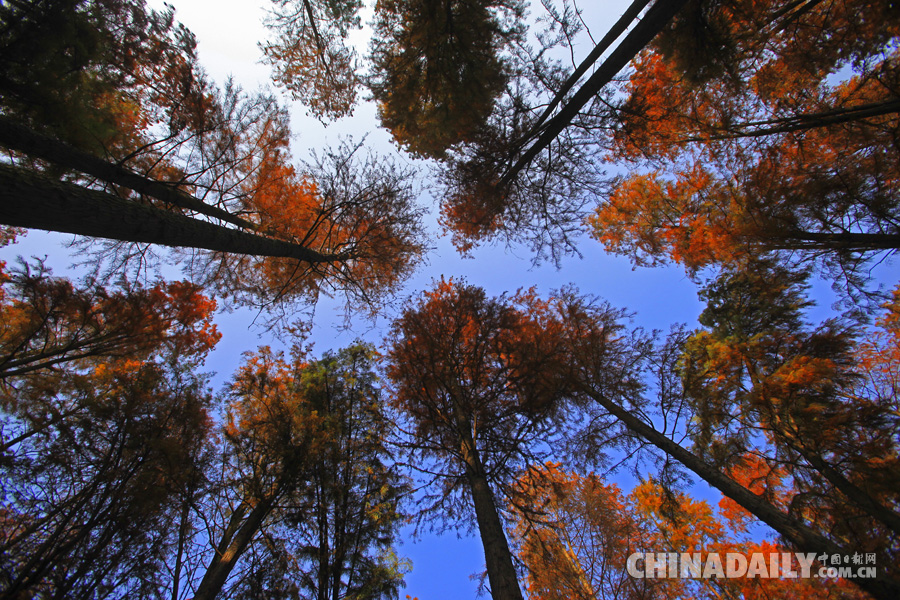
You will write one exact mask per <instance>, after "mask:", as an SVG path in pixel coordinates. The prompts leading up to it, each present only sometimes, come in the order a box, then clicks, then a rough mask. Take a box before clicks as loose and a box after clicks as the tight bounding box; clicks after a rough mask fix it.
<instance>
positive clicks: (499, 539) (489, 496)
mask: <svg viewBox="0 0 900 600" xmlns="http://www.w3.org/2000/svg"><path fill="white" fill-rule="evenodd" d="M457 427H458V428H459V434H460V450H461V451H462V456H463V460H464V461H465V463H466V477H467V479H468V481H469V491H470V492H471V493H472V503H473V504H474V505H475V519H476V521H477V522H478V531H479V533H480V534H481V544H482V546H483V547H484V562H485V566H486V567H487V573H488V581H489V582H490V584H491V597H492V598H493V599H494V600H522V590H521V589H520V588H519V580H518V577H517V576H516V569H515V567H514V566H513V561H512V552H510V550H509V543H508V542H507V540H506V533H505V532H504V531H503V524H502V523H501V522H500V515H499V513H498V512H497V506H496V504H495V502H494V494H493V492H492V491H491V488H490V485H488V481H487V476H486V475H485V472H484V466H483V465H482V464H481V457H480V456H479V454H478V449H477V448H476V447H475V440H474V439H473V437H472V429H471V424H470V423H469V422H468V419H465V418H463V417H461V416H459V415H458V416H457Z"/></svg>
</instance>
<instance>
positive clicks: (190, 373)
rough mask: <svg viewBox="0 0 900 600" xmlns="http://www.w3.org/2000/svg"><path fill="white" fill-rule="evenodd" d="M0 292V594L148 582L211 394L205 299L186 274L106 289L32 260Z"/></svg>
mask: <svg viewBox="0 0 900 600" xmlns="http://www.w3.org/2000/svg"><path fill="white" fill-rule="evenodd" d="M5 279H6V281H5V282H4V286H5V288H6V289H5V290H4V293H3V294H2V295H0V298H2V305H0V312H2V314H3V328H2V332H0V347H2V356H3V358H2V361H3V367H2V371H0V412H2V424H0V442H2V443H0V454H2V461H0V469H2V471H3V478H2V479H3V498H4V502H3V506H2V513H3V519H2V526H0V544H2V556H3V559H2V567H0V573H2V580H3V583H2V588H3V591H2V595H3V597H8V598H16V597H21V596H23V595H34V594H37V595H40V596H42V597H48V598H103V597H107V596H109V595H112V594H126V593H133V594H136V595H142V596H146V595H150V594H152V593H155V591H156V589H157V588H158V586H160V585H162V584H163V582H162V581H161V576H160V573H161V570H162V565H163V564H164V562H165V559H166V556H167V554H168V552H169V551H170V548H171V543H172V542H173V538H172V536H170V535H169V532H170V530H169V528H168V524H169V523H171V522H172V521H173V520H175V519H176V518H177V514H178V506H179V503H178V498H179V497H180V494H181V489H182V488H183V487H184V486H186V485H187V483H188V482H189V481H190V480H191V479H192V478H194V477H196V475H197V473H198V471H199V468H200V457H201V454H202V448H203V446H204V445H205V443H206V440H207V436H208V435H209V433H210V425H211V423H210V415H209V409H210V405H211V398H210V395H209V393H208V392H207V391H206V390H205V389H204V385H205V381H204V378H203V377H202V376H199V375H197V374H196V373H195V372H194V371H195V369H196V368H197V367H198V366H199V364H200V363H201V362H202V360H203V357H204V356H205V354H206V353H207V352H208V351H209V350H210V349H211V348H212V346H214V345H215V343H216V342H217V341H218V338H219V336H218V333H217V332H216V330H215V327H214V326H213V325H212V324H211V322H210V321H211V313H212V311H213V310H214V308H215V303H214V302H212V301H211V300H209V299H207V298H205V297H203V296H202V295H200V294H199V292H198V290H197V288H196V287H195V286H192V285H190V284H186V283H170V284H165V285H158V286H155V287H154V288H151V289H148V290H145V289H142V288H140V287H138V286H134V287H133V288H132V289H131V290H129V291H125V290H117V291H115V292H110V291H107V290H106V289H104V288H103V287H101V286H99V285H97V284H95V283H91V282H89V283H88V284H87V285H85V286H84V287H80V288H76V287H74V286H73V285H72V284H71V283H69V282H67V281H65V280H60V279H54V278H51V277H50V276H49V273H47V272H46V271H44V270H42V269H38V271H37V273H35V272H33V271H31V270H29V269H23V270H21V271H19V272H13V274H12V276H9V277H5Z"/></svg>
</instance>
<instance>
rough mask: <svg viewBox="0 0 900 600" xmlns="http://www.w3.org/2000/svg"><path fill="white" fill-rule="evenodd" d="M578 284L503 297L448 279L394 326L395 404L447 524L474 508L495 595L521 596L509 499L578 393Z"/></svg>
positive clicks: (436, 506) (390, 372) (390, 357)
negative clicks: (572, 288)
mask: <svg viewBox="0 0 900 600" xmlns="http://www.w3.org/2000/svg"><path fill="white" fill-rule="evenodd" d="M567 294H568V292H563V293H561V294H560V295H559V296H553V297H551V298H550V299H549V300H541V299H539V298H538V297H537V296H536V295H535V294H534V293H533V292H523V293H520V294H518V295H517V296H515V297H513V298H511V299H507V298H505V297H500V298H494V299H491V298H487V297H486V295H485V293H484V291H483V290H481V289H479V288H475V287H472V286H468V285H465V284H462V283H454V282H446V281H441V282H440V283H438V284H437V286H436V287H435V289H434V290H432V291H430V292H427V293H426V294H425V296H424V297H423V298H421V299H420V300H418V301H416V302H414V303H413V304H411V305H410V306H409V307H408V308H407V309H406V311H405V312H404V313H403V315H402V316H401V317H400V318H399V319H398V320H397V321H396V322H395V323H394V325H393V328H392V331H391V336H390V350H389V352H388V360H389V367H388V376H389V378H390V380H391V381H392V383H393V394H392V398H391V402H392V404H393V406H394V407H395V408H396V409H397V410H398V411H399V412H400V414H401V415H403V417H404V418H405V419H406V422H407V423H408V428H409V431H408V432H407V434H408V436H409V440H408V446H409V448H408V449H409V452H410V453H411V458H410V460H411V463H412V466H413V468H416V469H420V470H421V471H423V472H424V473H427V474H431V475H432V476H433V477H434V481H432V485H434V486H435V487H433V488H432V490H433V491H432V494H433V495H432V496H430V500H431V504H430V506H429V507H428V508H427V509H426V510H427V511H432V512H436V513H437V514H439V515H440V517H441V518H442V519H443V520H444V524H445V525H446V524H447V523H449V519H471V517H470V516H469V515H471V514H472V511H473V510H474V514H475V522H476V523H477V526H478V530H479V532H480V534H481V540H482V543H483V545H484V552H485V561H486V564H487V574H488V579H489V582H490V588H491V594H492V595H493V597H494V598H520V597H521V591H520V589H519V586H518V581H517V578H516V573H515V569H514V567H513V562H512V555H511V554H510V551H509V546H508V544H507V539H506V536H505V534H504V531H503V521H502V519H501V511H502V510H503V506H504V503H503V498H504V497H505V496H506V494H507V493H508V486H509V485H510V484H511V483H512V481H513V479H514V477H515V474H516V472H517V471H518V469H520V468H523V466H524V465H526V464H528V463H530V462H533V461H534V460H538V459H539V457H540V455H541V451H542V450H541V448H546V444H547V443H548V442H549V441H550V440H551V439H552V438H553V432H554V431H555V428H556V425H557V424H558V418H559V417H560V415H562V414H563V413H564V409H565V407H566V401H567V398H568V395H569V394H570V391H571V377H570V375H571V374H570V371H569V368H570V366H569V362H568V360H567V358H568V355H567V354H566V352H565V351H564V348H565V342H564V335H565V334H564V332H563V329H562V326H561V323H562V321H563V318H564V314H565V312H564V311H565V304H566V301H565V298H566V297H567ZM606 316H607V317H609V315H608V314H607V315H606ZM448 517H449V518H448Z"/></svg>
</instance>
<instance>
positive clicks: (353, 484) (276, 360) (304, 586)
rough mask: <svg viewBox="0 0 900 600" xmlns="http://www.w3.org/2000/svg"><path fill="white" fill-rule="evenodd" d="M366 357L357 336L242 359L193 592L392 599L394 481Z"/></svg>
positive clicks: (398, 567)
mask: <svg viewBox="0 0 900 600" xmlns="http://www.w3.org/2000/svg"><path fill="white" fill-rule="evenodd" d="M374 357H375V355H374V351H373V350H372V349H371V348H369V347H366V346H362V345H357V346H354V347H351V348H347V349H344V350H341V351H340V352H338V353H337V354H326V355H325V356H324V357H323V358H322V359H320V360H317V361H312V362H309V363H307V362H305V361H304V360H303V359H302V357H301V356H300V355H299V354H295V355H294V356H293V360H292V361H291V362H290V363H288V362H286V361H285V360H284V359H283V358H281V357H280V356H277V355H275V354H273V353H272V352H271V351H270V350H268V349H267V348H263V349H261V351H260V352H259V353H257V354H255V355H250V356H248V359H247V363H246V364H245V365H244V366H243V367H242V368H241V369H240V371H239V372H238V374H237V375H236V376H235V380H234V384H233V392H232V393H233V400H234V401H233V402H232V404H231V407H230V410H229V415H228V423H227V425H226V428H225V431H224V436H225V439H226V440H227V442H228V446H227V448H226V453H225V454H224V455H223V458H222V460H224V463H223V466H222V468H223V470H224V471H223V472H224V475H225V479H224V480H223V481H222V482H221V483H220V484H218V485H221V486H222V487H221V489H220V491H219V492H218V494H221V496H220V497H219V498H218V504H216V503H214V504H213V505H212V506H211V507H210V509H211V510H212V511H213V512H212V514H210V515H208V516H207V517H206V519H207V520H209V519H210V517H212V518H213V519H216V520H219V523H218V524H217V525H216V527H215V528H214V529H213V530H211V532H210V533H211V535H212V536H213V537H212V538H211V539H210V542H209V543H210V544H211V545H212V550H213V551H212V552H209V551H207V552H206V553H205V554H206V556H207V558H208V563H207V566H206V568H205V571H203V573H202V577H199V580H200V581H199V583H198V585H197V588H196V591H195V593H194V597H195V598H214V597H217V596H218V595H219V594H220V593H222V591H223V590H225V589H228V590H230V593H233V594H237V595H238V596H239V597H241V596H243V597H255V595H256V594H258V593H260V592H261V591H263V590H266V591H272V590H294V592H293V593H294V594H296V593H297V592H298V591H299V590H305V591H307V592H308V593H309V594H310V595H311V597H315V598H319V599H323V600H324V599H326V598H328V599H332V600H337V599H339V598H344V597H351V596H352V597H355V596H357V595H358V596H360V597H370V598H391V597H396V595H397V589H398V588H399V587H400V586H401V585H402V579H403V565H402V564H401V563H400V562H399V560H398V559H397V558H396V555H395V554H393V549H392V544H393V540H394V537H395V535H396V531H397V528H398V526H399V524H400V519H401V516H402V515H401V513H400V512H399V506H398V503H399V497H400V493H401V491H402V485H401V482H400V480H399V478H398V477H397V475H396V474H395V473H394V472H393V471H392V470H391V469H390V468H389V467H388V466H387V465H386V464H385V461H386V458H387V456H388V453H387V450H386V447H385V437H384V436H385V434H386V433H387V426H388V424H387V421H386V419H385V416H384V414H383V413H382V412H381V408H380V405H379V404H378V391H377V387H376V379H375V375H374V372H373V360H374ZM212 489H214V488H212ZM215 500H216V498H215V497H212V498H210V497H207V498H206V499H205V500H204V501H205V502H210V501H215ZM215 513H219V514H218V515H216V514H215ZM236 571H240V572H241V573H242V577H240V578H238V579H236V580H235V581H234V582H232V583H228V582H229V577H230V576H231V574H232V573H233V572H236ZM285 593H287V592H285Z"/></svg>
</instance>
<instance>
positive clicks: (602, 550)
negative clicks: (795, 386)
mask: <svg viewBox="0 0 900 600" xmlns="http://www.w3.org/2000/svg"><path fill="white" fill-rule="evenodd" d="M752 462H753V461H750V462H748V463H747V464H748V466H750V465H751V463H752ZM756 466H759V465H756ZM754 469H755V466H751V467H750V470H754ZM726 506H727V505H726ZM512 510H513V513H514V515H515V516H516V524H515V529H514V536H515V539H517V540H518V552H519V558H520V559H521V560H522V562H523V563H524V564H525V566H526V568H527V570H528V575H527V580H526V584H527V586H528V592H529V595H530V597H532V598H536V599H541V600H563V599H567V598H585V599H587V598H607V597H615V598H624V599H630V598H635V599H637V598H648V597H651V598H657V597H658V598H685V599H687V598H694V599H701V598H702V599H707V598H708V599H714V598H716V599H717V598H722V597H735V598H748V599H758V600H774V599H785V600H788V599H795V598H804V599H825V598H836V597H841V598H857V597H862V596H863V595H862V594H861V593H859V592H857V591H856V590H855V589H854V588H853V587H852V586H851V585H850V584H848V583H847V582H845V581H838V582H833V581H824V580H819V579H806V580H798V579H781V578H778V577H775V578H759V577H749V576H748V577H743V578H732V579H708V578H707V579H704V578H701V579H693V578H660V579H654V578H645V579H638V578H633V577H631V576H630V575H629V574H628V573H627V572H626V560H627V558H628V557H629V556H630V555H631V554H632V553H634V552H640V553H643V552H675V553H678V554H681V553H690V554H693V553H701V556H702V557H705V556H706V555H708V554H709V553H718V554H719V555H720V556H721V557H722V558H723V560H724V556H725V554H726V553H729V552H733V553H739V554H742V555H744V556H745V557H749V556H750V555H752V554H754V553H762V554H763V555H764V556H765V559H766V561H768V560H769V556H770V554H773V553H781V552H789V551H790V550H789V549H788V548H784V547H781V546H780V545H777V544H774V543H772V542H770V541H766V540H764V541H762V542H758V541H754V540H752V539H750V538H749V537H748V536H746V535H743V534H744V532H745V525H746V523H744V522H743V517H742V516H741V517H740V519H741V521H740V522H738V523H736V524H735V523H733V521H732V513H731V510H730V508H728V509H726V510H723V511H722V513H721V514H719V515H717V514H716V513H715V511H714V510H713V509H712V507H710V506H709V505H708V504H707V503H706V502H705V501H702V500H695V499H693V498H691V497H690V496H688V495H687V494H684V493H681V492H674V491H671V490H667V489H665V488H663V487H662V486H660V485H659V484H658V483H656V482H654V481H652V480H648V481H645V482H643V483H641V484H640V485H638V486H637V487H636V488H635V489H634V490H632V492H631V493H630V494H629V495H627V496H625V495H624V494H623V492H622V491H621V490H620V489H619V488H618V487H617V486H615V485H613V484H606V483H604V482H602V481H601V480H600V479H599V478H598V477H597V476H596V475H594V474H590V475H587V476H582V475H578V474H575V473H572V472H567V471H564V470H563V469H562V468H561V466H560V465H559V464H555V463H547V464H545V465H543V466H540V467H536V466H533V467H531V468H530V469H528V470H527V471H526V472H525V473H524V474H523V475H522V476H521V477H520V479H519V481H518V482H517V486H516V495H515V496H514V502H513V506H512ZM734 525H737V527H736V528H735V527H733V526H734Z"/></svg>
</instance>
